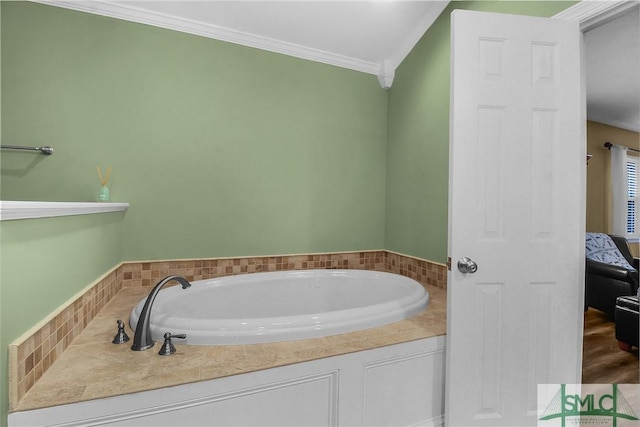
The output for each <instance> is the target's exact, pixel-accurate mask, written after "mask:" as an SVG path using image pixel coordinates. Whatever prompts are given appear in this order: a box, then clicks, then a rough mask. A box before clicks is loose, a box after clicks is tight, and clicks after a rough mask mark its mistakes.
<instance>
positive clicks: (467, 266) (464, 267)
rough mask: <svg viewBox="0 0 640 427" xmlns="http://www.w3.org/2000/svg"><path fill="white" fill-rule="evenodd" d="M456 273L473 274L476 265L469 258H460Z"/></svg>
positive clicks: (476, 268)
mask: <svg viewBox="0 0 640 427" xmlns="http://www.w3.org/2000/svg"><path fill="white" fill-rule="evenodd" d="M458 271H459V272H460V273H469V274H473V273H475V272H476V271H478V264H476V263H475V261H473V260H472V259H471V258H467V257H466V256H465V257H462V258H460V259H459V260H458Z"/></svg>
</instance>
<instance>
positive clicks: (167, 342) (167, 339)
mask: <svg viewBox="0 0 640 427" xmlns="http://www.w3.org/2000/svg"><path fill="white" fill-rule="evenodd" d="M171 338H180V339H185V338H187V334H177V335H173V334H171V332H166V333H165V334H164V344H162V347H161V348H160V351H159V352H158V354H159V355H160V356H170V355H172V354H173V353H175V352H176V347H175V346H174V345H173V343H172V342H171Z"/></svg>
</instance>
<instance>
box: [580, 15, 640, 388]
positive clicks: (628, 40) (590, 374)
mask: <svg viewBox="0 0 640 427" xmlns="http://www.w3.org/2000/svg"><path fill="white" fill-rule="evenodd" d="M629 3H630V4H631V5H632V7H631V8H629V9H626V10H624V11H622V13H620V14H618V15H617V16H615V17H611V18H608V19H607V20H605V22H603V23H601V24H600V25H597V26H595V27H594V28H590V29H588V30H587V31H583V33H584V44H585V49H584V54H585V60H584V65H585V70H586V93H587V120H588V122H587V152H588V153H589V154H590V155H591V156H592V157H591V159H590V160H589V161H588V166H587V207H586V209H587V210H586V223H587V231H591V232H602V233H611V231H612V230H611V211H612V206H611V179H610V174H611V171H610V167H609V163H610V153H609V151H608V149H607V148H605V147H604V142H609V141H610V142H613V143H614V144H616V145H621V146H628V147H631V148H634V147H635V148H638V147H637V146H638V143H639V142H638V141H639V140H638V132H639V131H640V119H639V115H640V111H639V110H640V106H639V105H638V104H639V102H638V100H639V99H640V83H639V82H638V81H637V75H638V73H639V72H640V59H639V58H640V30H639V28H638V23H639V21H640V4H639V3H638V2H635V5H633V3H634V2H629ZM630 246H631V249H632V253H634V254H635V256H638V250H637V248H636V247H637V243H635V244H634V243H632V244H631V245H630ZM634 251H635V252H634ZM613 320H614V319H612V318H611V316H609V315H606V314H605V313H603V312H600V311H599V310H595V309H593V308H590V309H589V310H587V312H586V313H585V332H584V343H583V345H584V352H583V371H582V372H583V383H603V384H609V383H638V380H639V378H638V350H637V348H634V349H633V350H632V351H631V352H627V351H622V350H620V349H619V348H618V344H617V341H616V339H615V324H614V322H613Z"/></svg>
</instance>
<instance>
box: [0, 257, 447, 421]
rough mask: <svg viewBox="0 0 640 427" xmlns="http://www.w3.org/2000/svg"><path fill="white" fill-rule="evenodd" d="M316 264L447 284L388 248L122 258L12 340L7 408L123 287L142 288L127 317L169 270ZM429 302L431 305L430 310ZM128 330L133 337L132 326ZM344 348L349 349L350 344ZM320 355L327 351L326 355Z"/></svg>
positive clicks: (214, 272)
mask: <svg viewBox="0 0 640 427" xmlns="http://www.w3.org/2000/svg"><path fill="white" fill-rule="evenodd" d="M312 268H344V269H366V270H376V271H388V272H393V273H397V274H401V275H404V276H407V277H411V278H413V279H415V280H417V281H418V282H420V283H422V284H423V285H428V286H429V288H430V292H432V293H434V292H437V290H432V289H431V286H435V287H436V288H439V289H446V276H447V274H446V266H445V265H443V264H438V263H432V262H429V261H426V260H421V259H418V258H413V257H408V256H405V255H402V254H398V253H393V252H389V251H364V252H344V253H332V254H310V255H283V256H266V257H265V256H262V257H238V258H216V259H201V260H173V261H148V262H124V263H122V264H121V265H118V266H116V267H115V268H114V269H113V270H112V271H111V272H108V273H107V274H105V275H104V276H103V277H102V278H100V279H98V280H97V281H96V282H94V284H92V285H90V286H89V287H87V288H86V289H85V291H83V292H81V293H80V295H79V296H78V297H77V298H75V299H72V300H70V302H69V303H67V304H66V305H65V306H63V307H62V308H61V309H59V310H57V311H56V312H54V313H52V315H51V316H49V317H47V318H46V319H44V320H43V321H42V322H40V323H39V324H38V325H36V326H35V327H34V328H32V329H31V330H30V331H28V332H27V333H25V334H24V335H23V336H22V337H21V338H20V339H18V340H16V341H15V342H14V343H12V344H11V345H10V346H9V408H10V410H11V411H13V410H16V408H18V407H20V408H22V407H23V404H22V402H21V401H22V399H23V397H24V396H25V395H26V394H27V392H28V391H29V390H30V389H31V388H32V387H33V386H34V384H36V383H38V382H39V380H40V378H42V377H43V375H44V373H45V372H47V371H48V369H49V368H50V367H51V366H52V365H53V363H54V362H55V361H57V360H58V359H59V358H60V357H61V356H62V354H63V352H64V351H65V350H66V349H67V348H68V347H69V346H70V344H71V343H72V341H74V339H75V338H76V337H78V336H79V335H80V334H81V333H82V332H83V330H84V329H85V328H86V327H87V325H88V324H89V323H90V322H91V321H92V319H94V318H95V317H96V316H97V315H99V314H100V315H102V312H101V310H103V308H105V306H106V305H107V304H108V303H109V302H110V301H111V300H112V299H113V298H114V296H116V295H119V292H120V291H121V289H125V290H127V289H129V288H134V289H132V290H131V291H132V292H134V291H137V292H138V293H139V295H138V293H136V295H137V299H136V300H135V301H131V302H128V304H129V305H127V306H126V307H125V308H126V310H125V311H126V313H124V314H123V315H122V316H121V317H120V318H122V319H123V320H125V321H126V319H128V318H129V311H130V310H131V308H132V307H133V306H134V305H135V303H137V301H138V300H139V299H140V298H142V297H143V296H144V295H146V294H147V293H148V291H149V288H150V287H151V286H153V285H155V284H156V283H157V282H158V281H159V280H160V279H162V278H163V277H165V276H167V275H173V274H175V275H180V276H184V277H185V278H187V280H190V281H195V280H202V279H209V278H215V277H220V276H227V275H230V274H244V273H253V272H260V271H280V270H302V269H312ZM445 299H446V298H445ZM430 304H431V303H430ZM431 308H432V306H431V305H430V307H429V309H428V311H430V310H431ZM441 318H442V328H444V307H443V312H442V316H441ZM115 320H116V318H115V317H112V318H110V320H109V321H106V323H107V324H106V325H103V327H106V328H108V330H109V331H110V333H111V334H112V335H113V334H115V330H116V327H115ZM127 329H128V328H127ZM442 333H444V329H443V330H442ZM83 335H85V334H83ZM130 336H131V337H132V332H131V333H130ZM112 338H113V337H111V338H110V339H112ZM110 339H109V343H110ZM307 341H309V340H307ZM73 344H75V341H74V343H73ZM110 345H113V344H110ZM192 347H195V346H192ZM243 347H246V346H243ZM216 348H219V347H216ZM346 348H347V349H348V348H349V345H347V346H346ZM127 349H128V347H127ZM198 351H200V350H198ZM354 351H355V350H354ZM131 353H135V352H131ZM143 353H146V352H143ZM319 357H326V355H323V356H319ZM289 363H293V362H289ZM263 368H264V367H262V368H259V369H263ZM225 375H230V374H229V373H227V374H225ZM67 391H68V390H67Z"/></svg>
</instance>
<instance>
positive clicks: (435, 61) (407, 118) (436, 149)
mask: <svg viewBox="0 0 640 427" xmlns="http://www.w3.org/2000/svg"><path fill="white" fill-rule="evenodd" d="M575 3H576V2H562V1H539V2H530V1H470V2H466V1H464V2H463V1H455V2H452V3H450V4H449V6H448V7H447V8H446V9H445V10H444V12H443V13H442V14H441V15H440V17H439V18H438V19H437V20H436V21H435V23H434V24H433V25H432V26H431V27H430V28H429V30H428V31H427V32H426V33H425V35H424V36H423V37H422V39H421V40H420V41H419V42H418V44H417V45H416V46H415V47H414V49H413V50H412V51H411V53H410V54H409V55H408V56H407V58H405V60H404V61H403V62H402V64H400V66H399V67H398V69H397V70H396V75H395V79H394V81H393V86H392V88H391V90H390V91H389V100H388V102H389V105H388V111H389V117H388V122H387V127H388V137H387V181H386V186H387V190H386V223H385V249H388V250H392V251H397V252H401V253H405V254H411V255H414V256H418V257H421V258H425V259H429V260H432V261H437V262H441V263H444V262H446V259H447V220H448V218H447V200H448V181H449V175H448V174H449V52H450V30H451V28H450V14H451V12H452V11H453V10H454V9H470V10H479V11H487V12H503V13H512V14H520V15H532V16H553V15H555V14H556V13H558V12H560V11H562V10H564V9H566V8H567V7H569V6H572V5H573V4H575Z"/></svg>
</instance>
